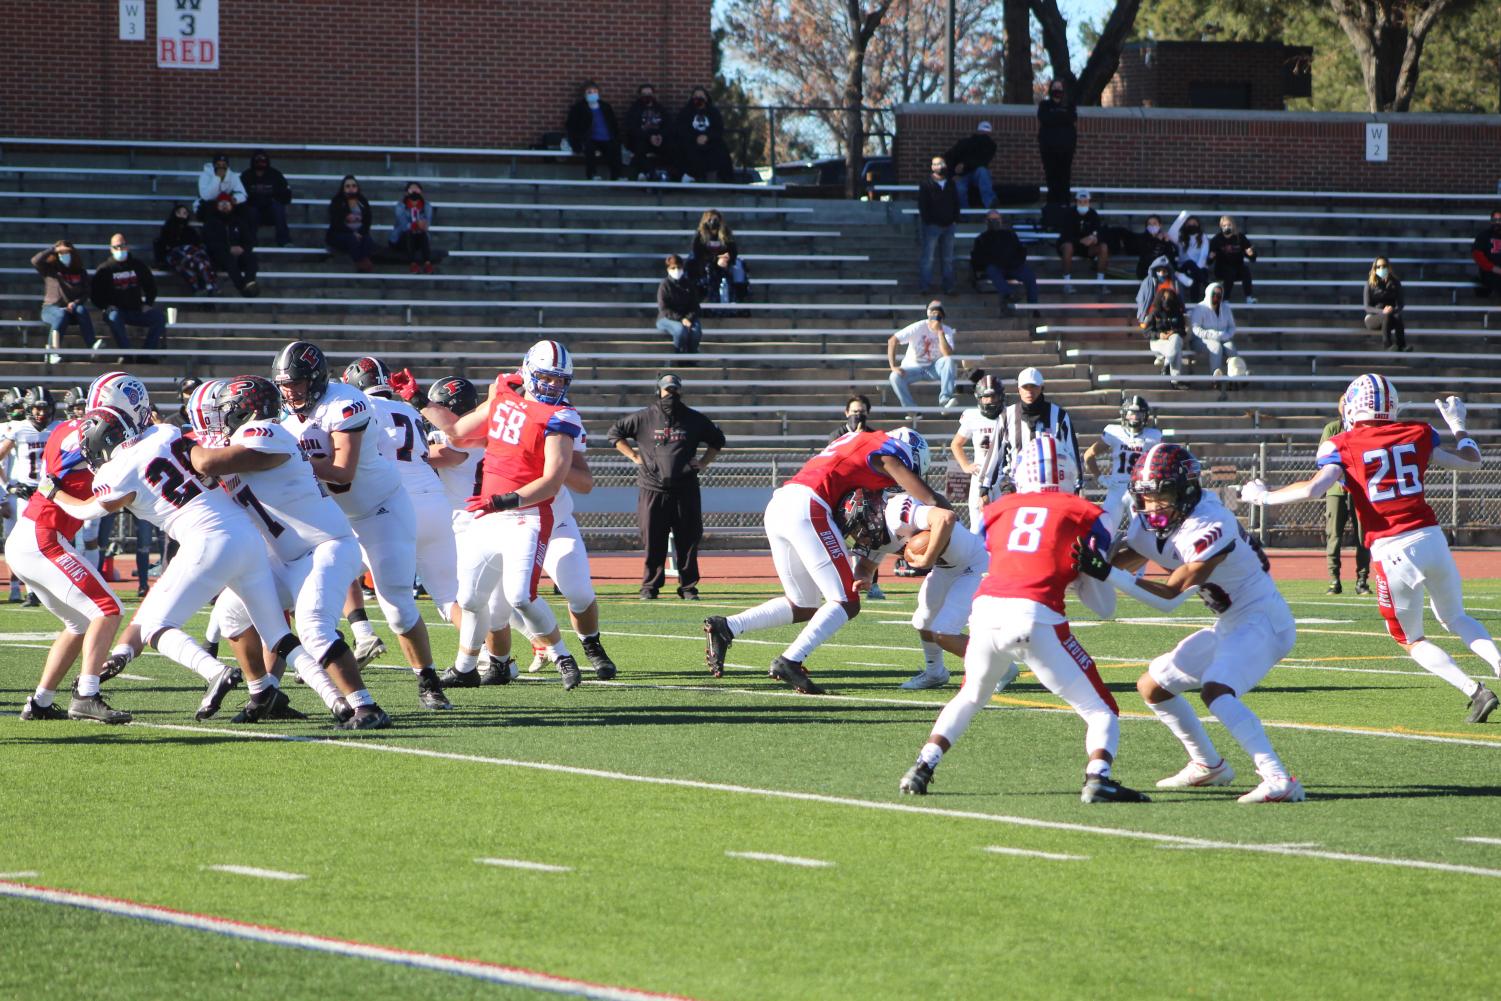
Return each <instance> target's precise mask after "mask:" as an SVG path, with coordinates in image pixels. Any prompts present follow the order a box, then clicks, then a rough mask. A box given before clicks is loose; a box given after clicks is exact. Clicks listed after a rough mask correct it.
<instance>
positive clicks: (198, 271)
mask: <svg viewBox="0 0 1501 1001" xmlns="http://www.w3.org/2000/svg"><path fill="white" fill-rule="evenodd" d="M151 250H152V253H153V255H154V256H155V257H156V263H157V265H158V266H159V267H163V268H167V269H169V270H171V271H175V272H177V274H178V276H179V277H181V278H182V280H183V281H184V282H186V283H187V285H188V294H190V295H213V294H215V293H216V292H218V291H219V275H218V273H217V272H215V271H214V263H213V261H211V260H209V256H208V249H207V248H206V247H204V245H203V237H202V235H200V234H199V232H198V230H197V228H195V227H194V226H193V220H192V214H191V213H190V212H189V210H188V207H187V205H185V204H177V205H174V206H172V211H171V212H170V213H169V214H168V215H167V219H166V221H165V222H163V223H162V228H161V230H160V231H159V232H158V233H157V234H156V239H155V240H153V241H152V243H151Z"/></svg>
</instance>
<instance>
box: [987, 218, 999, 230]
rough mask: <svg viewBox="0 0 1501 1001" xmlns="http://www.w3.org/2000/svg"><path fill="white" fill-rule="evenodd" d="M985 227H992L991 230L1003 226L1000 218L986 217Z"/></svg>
mask: <svg viewBox="0 0 1501 1001" xmlns="http://www.w3.org/2000/svg"><path fill="white" fill-rule="evenodd" d="M985 228H986V229H991V230H994V229H1000V228H1001V220H999V219H986V220H985Z"/></svg>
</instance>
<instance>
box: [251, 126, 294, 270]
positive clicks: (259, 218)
mask: <svg viewBox="0 0 1501 1001" xmlns="http://www.w3.org/2000/svg"><path fill="white" fill-rule="evenodd" d="M240 183H241V184H242V185H244V186H245V196H246V198H247V201H246V210H247V211H248V212H249V214H250V221H251V223H252V224H254V225H255V227H256V228H257V229H259V228H260V227H262V226H267V225H270V226H275V227H276V245H277V246H278V247H290V246H291V245H292V232H291V230H289V229H288V228H287V206H288V205H291V204H292V186H291V185H290V184H288V183H287V177H286V175H285V174H283V173H282V172H281V171H279V170H277V169H276V168H275V167H273V166H271V158H270V157H269V156H267V155H266V151H265V150H261V149H258V150H256V151H255V152H254V153H252V154H250V169H249V170H246V171H245V172H244V173H242V174H241V175H240Z"/></svg>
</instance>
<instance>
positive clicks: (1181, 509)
mask: <svg viewBox="0 0 1501 1001" xmlns="http://www.w3.org/2000/svg"><path fill="white" fill-rule="evenodd" d="M1203 496H1204V489H1203V487H1202V486H1201V485H1200V483H1199V460H1198V459H1195V458H1194V457H1193V455H1192V453H1190V452H1189V451H1188V449H1186V448H1184V447H1183V446H1182V445H1177V444H1172V443H1163V444H1160V445H1153V446H1152V447H1151V448H1150V449H1148V450H1147V452H1146V453H1145V454H1144V455H1142V457H1141V460H1140V461H1139V462H1137V464H1136V468H1135V469H1134V470H1133V471H1132V473H1131V500H1132V504H1133V506H1134V507H1135V509H1136V511H1137V512H1138V513H1139V514H1141V515H1142V516H1143V517H1145V518H1146V522H1147V527H1149V528H1150V529H1152V531H1153V532H1155V533H1156V535H1157V538H1159V539H1166V538H1167V537H1168V536H1170V535H1172V534H1173V532H1174V531H1176V530H1177V528H1178V526H1179V525H1181V524H1183V521H1184V519H1186V518H1187V517H1188V516H1189V515H1190V514H1192V513H1193V511H1194V508H1196V507H1198V505H1199V501H1200V500H1202V499H1203Z"/></svg>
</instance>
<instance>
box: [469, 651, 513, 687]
mask: <svg viewBox="0 0 1501 1001" xmlns="http://www.w3.org/2000/svg"><path fill="white" fill-rule="evenodd" d="M520 674H521V669H520V668H518V667H517V666H516V659H515V658H514V657H505V658H501V657H497V656H495V655H494V654H493V653H492V654H490V655H489V659H488V661H487V662H486V664H485V666H484V667H482V668H480V669H479V683H480V684H482V685H509V684H510V683H511V682H512V681H514V680H516V678H517V677H518V676H519V675H520Z"/></svg>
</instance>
